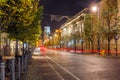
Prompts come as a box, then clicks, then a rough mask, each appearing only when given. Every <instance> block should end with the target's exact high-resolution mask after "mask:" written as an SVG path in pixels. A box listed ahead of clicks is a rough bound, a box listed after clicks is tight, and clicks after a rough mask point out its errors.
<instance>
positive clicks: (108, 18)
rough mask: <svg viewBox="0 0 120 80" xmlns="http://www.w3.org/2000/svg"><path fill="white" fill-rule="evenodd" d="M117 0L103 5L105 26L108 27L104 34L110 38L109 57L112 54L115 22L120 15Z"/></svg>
mask: <svg viewBox="0 0 120 80" xmlns="http://www.w3.org/2000/svg"><path fill="white" fill-rule="evenodd" d="M117 5H118V4H117V0H106V2H105V4H104V5H103V10H102V18H103V21H104V22H105V23H104V24H105V26H107V29H106V28H105V29H106V30H105V29H104V31H105V32H104V33H105V35H106V36H107V38H108V55H109V54H110V41H111V39H112V36H113V34H114V30H112V27H113V25H112V24H113V23H112V22H113V20H114V18H116V17H117V13H118V7H117Z"/></svg>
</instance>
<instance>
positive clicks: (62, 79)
mask: <svg viewBox="0 0 120 80" xmlns="http://www.w3.org/2000/svg"><path fill="white" fill-rule="evenodd" d="M47 63H48V64H49V66H50V67H51V68H52V69H53V70H54V71H55V73H56V74H57V75H58V77H59V78H60V80H65V79H64V78H63V77H62V76H61V75H60V74H59V72H57V71H56V70H55V68H54V66H53V65H52V64H50V63H49V62H48V60H47Z"/></svg>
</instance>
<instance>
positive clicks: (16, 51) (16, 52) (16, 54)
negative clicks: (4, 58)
mask: <svg viewBox="0 0 120 80" xmlns="http://www.w3.org/2000/svg"><path fill="white" fill-rule="evenodd" d="M18 55H19V54H18V39H16V50H15V56H16V57H17V56H18Z"/></svg>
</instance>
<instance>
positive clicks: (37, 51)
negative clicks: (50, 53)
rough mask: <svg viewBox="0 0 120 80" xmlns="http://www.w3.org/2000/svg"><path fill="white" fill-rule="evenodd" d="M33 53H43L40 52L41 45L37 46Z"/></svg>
mask: <svg viewBox="0 0 120 80" xmlns="http://www.w3.org/2000/svg"><path fill="white" fill-rule="evenodd" d="M33 55H41V53H40V47H37V48H35V49H34V51H33Z"/></svg>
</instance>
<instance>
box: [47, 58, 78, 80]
mask: <svg viewBox="0 0 120 80" xmlns="http://www.w3.org/2000/svg"><path fill="white" fill-rule="evenodd" d="M46 57H48V56H46ZM48 59H50V60H51V61H52V62H54V63H55V64H56V65H57V66H59V67H60V68H62V69H63V70H64V71H66V72H67V73H69V74H70V75H71V76H72V77H74V78H75V79H76V80H80V79H79V78H78V77H77V76H75V75H74V74H73V73H71V72H70V71H68V70H67V69H65V68H64V67H63V66H61V65H60V64H58V63H56V62H55V61H54V60H53V59H51V58H50V57H48Z"/></svg>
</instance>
